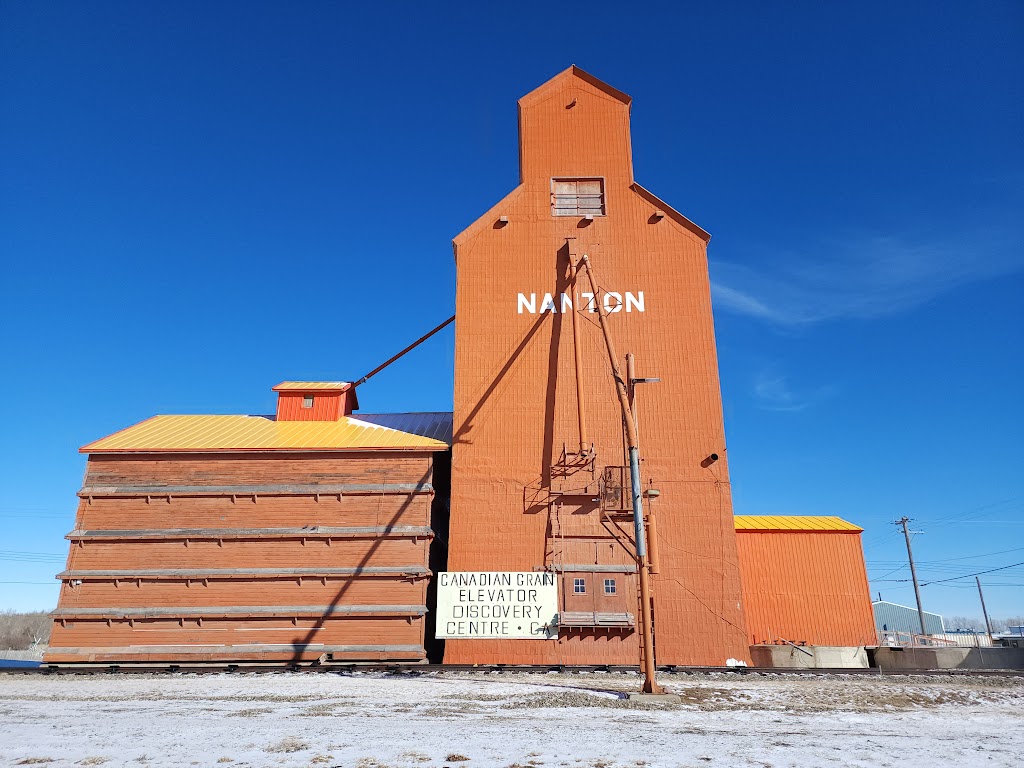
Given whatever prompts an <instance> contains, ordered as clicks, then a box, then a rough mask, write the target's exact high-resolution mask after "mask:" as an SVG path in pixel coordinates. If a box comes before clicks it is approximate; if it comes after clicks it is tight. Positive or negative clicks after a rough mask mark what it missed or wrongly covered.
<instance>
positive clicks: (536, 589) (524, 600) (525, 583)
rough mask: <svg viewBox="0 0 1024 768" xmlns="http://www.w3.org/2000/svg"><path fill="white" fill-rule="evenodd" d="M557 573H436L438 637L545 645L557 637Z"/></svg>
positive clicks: (436, 634)
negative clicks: (513, 641)
mask: <svg viewBox="0 0 1024 768" xmlns="http://www.w3.org/2000/svg"><path fill="white" fill-rule="evenodd" d="M557 621H558V585H557V584H556V582H555V574H553V573H547V572H537V573H534V572H529V571H447V572H441V573H439V574H437V629H436V632H435V636H436V637H441V638H477V639H481V638H483V639H489V640H549V639H554V638H555V637H557V636H558V627H557Z"/></svg>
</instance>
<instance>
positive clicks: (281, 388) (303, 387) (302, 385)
mask: <svg viewBox="0 0 1024 768" xmlns="http://www.w3.org/2000/svg"><path fill="white" fill-rule="evenodd" d="M350 386H352V385H351V384H350V383H349V382H347V381H282V382H281V383H280V384H278V385H277V386H276V387H274V388H273V390H274V392H289V391H295V390H300V391H304V392H309V391H315V390H316V391H323V390H331V389H348V388H349V387H350Z"/></svg>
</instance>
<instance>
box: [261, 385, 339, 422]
mask: <svg viewBox="0 0 1024 768" xmlns="http://www.w3.org/2000/svg"><path fill="white" fill-rule="evenodd" d="M307 394H312V395H313V407H312V408H303V407H302V401H303V400H304V399H305V397H306V395H307ZM347 397H348V392H344V393H342V392H330V393H320V392H312V393H306V392H278V393H277V420H278V421H337V420H338V419H340V418H341V417H342V416H343V415H344V413H343V412H342V406H343V404H344V402H345V398H347Z"/></svg>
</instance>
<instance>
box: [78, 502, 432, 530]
mask: <svg viewBox="0 0 1024 768" xmlns="http://www.w3.org/2000/svg"><path fill="white" fill-rule="evenodd" d="M430 503H431V496H430V495H429V494H423V495H422V496H416V497H412V498H410V496H409V494H407V493H406V494H397V493H393V494H387V495H384V494H378V495H372V494H371V495H366V494H360V495H353V496H344V495H343V496H342V497H341V498H340V499H339V498H338V496H337V495H323V496H321V497H320V500H319V501H317V500H316V497H315V496H274V497H269V498H257V499H256V501H255V502H254V501H253V500H252V497H236V498H235V500H234V501H232V499H231V497H230V496H216V497H198V498H197V497H180V498H178V497H173V496H172V497H171V500H170V501H168V500H167V498H166V497H162V498H156V497H154V498H151V499H150V501H149V502H147V501H146V498H145V497H135V498H106V497H94V498H93V500H92V502H91V503H90V501H89V500H88V499H82V500H81V502H80V503H79V505H78V515H77V518H76V523H75V527H76V528H78V529H82V530H92V529H108V530H119V529H145V528H150V527H153V528H292V527H302V526H307V525H309V526H339V525H347V526H382V525H396V526H423V525H428V524H429V522H430ZM154 519H155V524H154Z"/></svg>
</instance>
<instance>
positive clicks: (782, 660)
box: [750, 645, 868, 669]
mask: <svg viewBox="0 0 1024 768" xmlns="http://www.w3.org/2000/svg"><path fill="white" fill-rule="evenodd" d="M750 657H751V660H752V661H753V662H754V666H755V667H777V668H783V669H857V668H867V666H868V654H867V651H865V650H864V648H863V647H847V646H838V645H808V646H801V647H799V648H794V647H793V646H791V645H752V646H750Z"/></svg>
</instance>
